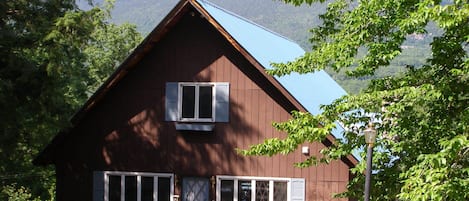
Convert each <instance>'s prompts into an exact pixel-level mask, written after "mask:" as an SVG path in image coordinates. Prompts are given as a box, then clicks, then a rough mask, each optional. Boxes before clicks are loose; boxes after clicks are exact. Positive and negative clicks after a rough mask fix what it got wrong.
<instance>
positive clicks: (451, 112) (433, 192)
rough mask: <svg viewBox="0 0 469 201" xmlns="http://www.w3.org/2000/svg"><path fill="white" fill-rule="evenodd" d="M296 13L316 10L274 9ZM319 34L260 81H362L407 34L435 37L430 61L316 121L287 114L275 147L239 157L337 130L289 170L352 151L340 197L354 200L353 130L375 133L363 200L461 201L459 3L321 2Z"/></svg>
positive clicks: (465, 20)
mask: <svg viewBox="0 0 469 201" xmlns="http://www.w3.org/2000/svg"><path fill="white" fill-rule="evenodd" d="M284 1H285V2H287V3H292V4H294V5H300V4H303V3H307V4H312V3H315V2H324V1H323V0H284ZM328 3H329V5H328V8H327V11H326V12H325V13H324V14H322V15H320V18H321V19H322V20H323V23H322V25H321V26H319V27H316V28H313V29H312V30H311V33H312V37H311V39H310V40H311V42H312V49H311V51H309V52H307V53H305V55H304V56H302V57H301V58H298V59H297V60H295V61H293V62H288V63H283V64H274V69H272V70H270V71H269V73H271V74H273V75H279V76H281V75H285V74H289V73H291V72H299V73H311V72H315V71H318V70H321V69H325V68H332V69H334V70H336V71H341V70H344V71H346V73H347V75H348V76H352V77H358V78H359V77H363V76H371V75H373V74H374V73H375V71H376V70H377V69H379V68H386V66H388V65H389V64H390V62H391V61H392V60H393V59H394V58H395V57H396V56H398V55H399V54H401V52H402V49H401V45H402V44H403V42H404V41H405V40H406V37H408V36H409V35H412V34H426V28H427V27H428V26H429V25H430V24H431V25H435V26H438V27H439V29H441V31H442V34H441V35H439V36H435V37H434V38H433V41H432V42H431V52H432V54H431V56H429V58H427V60H426V62H425V63H424V64H423V65H421V66H411V65H408V66H407V67H406V68H407V70H406V71H405V72H404V73H402V74H401V75H396V76H393V77H386V78H381V79H376V80H373V81H372V82H371V84H370V85H369V86H368V88H367V90H365V91H364V92H361V93H359V94H356V95H346V96H343V97H341V98H339V99H337V100H335V101H333V103H331V104H330V105H325V106H322V109H323V112H322V113H321V114H318V115H311V114H309V113H302V112H293V115H292V118H291V119H290V120H288V121H286V122H281V123H275V124H274V126H275V127H276V128H277V129H279V130H281V131H285V132H286V133H287V134H288V135H287V136H286V137H285V138H284V139H268V140H266V141H265V142H264V143H263V144H260V145H253V146H252V147H250V149H248V150H244V151H242V153H243V154H246V155H274V154H279V153H283V154H286V153H290V152H292V151H293V150H295V149H297V147H298V145H300V144H301V143H304V142H321V141H322V140H324V138H325V137H326V135H327V133H330V132H331V130H332V129H333V128H335V127H336V124H335V122H340V123H341V124H342V125H343V126H344V128H345V130H344V131H343V138H342V139H337V140H336V141H335V142H334V143H333V144H332V145H331V146H330V147H327V148H324V149H323V150H321V153H322V154H321V156H320V157H319V158H315V157H314V156H312V157H311V158H309V159H307V160H306V161H303V162H300V163H298V164H296V165H297V166H300V167H308V166H311V165H314V164H317V163H321V162H325V163H327V162H329V161H331V160H337V159H340V158H341V157H344V156H347V155H349V154H351V153H352V152H353V151H356V150H359V151H361V154H360V155H361V160H360V162H359V164H358V165H357V166H356V167H354V168H352V169H351V171H352V173H354V174H355V175H356V177H354V178H353V180H352V181H350V183H349V185H348V191H347V192H344V193H342V194H340V195H338V196H347V197H353V198H362V197H363V196H362V195H363V184H364V175H363V172H364V169H365V165H364V163H365V160H364V156H365V154H364V153H363V151H364V150H366V149H364V138H363V136H362V134H361V132H360V131H361V130H363V127H364V126H363V125H366V124H367V123H368V122H369V121H372V122H374V124H375V127H376V129H377V131H378V140H377V144H376V145H375V146H376V148H375V150H377V151H375V157H374V158H373V170H374V175H373V182H372V192H371V195H372V200H469V137H468V134H469V132H468V130H469V129H468V126H469V82H468V81H469V57H468V48H467V47H468V42H469V3H468V2H467V1H466V0H454V1H449V0H448V1H438V0H366V1H346V0H335V1H332V2H328Z"/></svg>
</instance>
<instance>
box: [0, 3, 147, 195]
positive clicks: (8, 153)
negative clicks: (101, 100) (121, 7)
mask: <svg viewBox="0 0 469 201" xmlns="http://www.w3.org/2000/svg"><path fill="white" fill-rule="evenodd" d="M0 4H1V6H0V9H1V11H0V15H1V17H2V20H1V21H0V25H1V28H0V30H1V31H0V118H1V119H0V132H1V135H0V142H1V144H0V161H2V163H1V164H0V175H1V176H0V187H1V190H0V199H1V200H8V199H13V198H15V197H22V198H21V199H23V200H29V199H36V198H38V197H40V198H41V199H53V192H54V183H55V181H54V178H55V177H54V175H53V174H54V173H53V170H52V169H45V168H42V167H41V168H37V167H34V166H32V163H31V161H32V159H33V158H34V157H35V156H36V155H37V154H38V153H39V151H41V150H42V149H43V148H44V146H45V145H46V143H48V142H49V141H50V140H51V138H52V137H53V136H54V135H55V134H57V133H58V132H59V131H60V130H61V129H63V128H65V127H67V126H68V124H69V122H68V119H69V118H70V116H71V115H72V114H73V112H74V111H76V110H77V109H78V107H80V106H81V105H82V104H83V102H84V101H85V100H86V99H87V98H88V96H89V95H90V94H91V92H92V91H94V90H95V89H96V87H97V86H99V84H100V83H102V81H103V80H104V78H105V77H107V76H108V75H109V74H110V73H111V72H112V71H113V68H114V67H115V66H116V64H118V63H119V62H121V61H122V60H123V59H124V58H125V56H126V55H128V54H129V51H130V50H131V49H132V48H133V47H135V46H136V45H137V44H138V43H139V42H140V41H141V36H140V34H139V33H138V32H137V31H136V28H135V26H131V25H128V24H123V25H120V26H117V25H114V24H111V23H109V22H108V21H109V17H110V9H112V5H113V4H112V2H108V3H105V4H104V6H103V7H95V8H92V9H90V10H88V11H83V10H80V9H78V8H77V7H76V5H75V1H74V0H65V1H42V0H17V1H1V2H0ZM97 57H99V60H100V61H101V62H96V60H98V59H97ZM19 195H21V196H19Z"/></svg>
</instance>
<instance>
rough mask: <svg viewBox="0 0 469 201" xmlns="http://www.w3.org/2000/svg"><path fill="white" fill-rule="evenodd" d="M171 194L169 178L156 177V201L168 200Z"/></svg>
mask: <svg viewBox="0 0 469 201" xmlns="http://www.w3.org/2000/svg"><path fill="white" fill-rule="evenodd" d="M170 194H171V179H170V178H168V177H158V201H169V198H170Z"/></svg>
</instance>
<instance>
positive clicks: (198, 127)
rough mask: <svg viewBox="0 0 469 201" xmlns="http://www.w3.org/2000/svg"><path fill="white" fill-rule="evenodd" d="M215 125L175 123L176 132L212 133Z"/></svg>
mask: <svg viewBox="0 0 469 201" xmlns="http://www.w3.org/2000/svg"><path fill="white" fill-rule="evenodd" d="M214 128H215V124H187V123H176V130H178V131H213V129H214Z"/></svg>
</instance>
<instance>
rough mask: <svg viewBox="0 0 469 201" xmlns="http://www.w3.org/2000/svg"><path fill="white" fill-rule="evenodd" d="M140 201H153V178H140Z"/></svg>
mask: <svg viewBox="0 0 469 201" xmlns="http://www.w3.org/2000/svg"><path fill="white" fill-rule="evenodd" d="M142 201H153V177H142Z"/></svg>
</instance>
